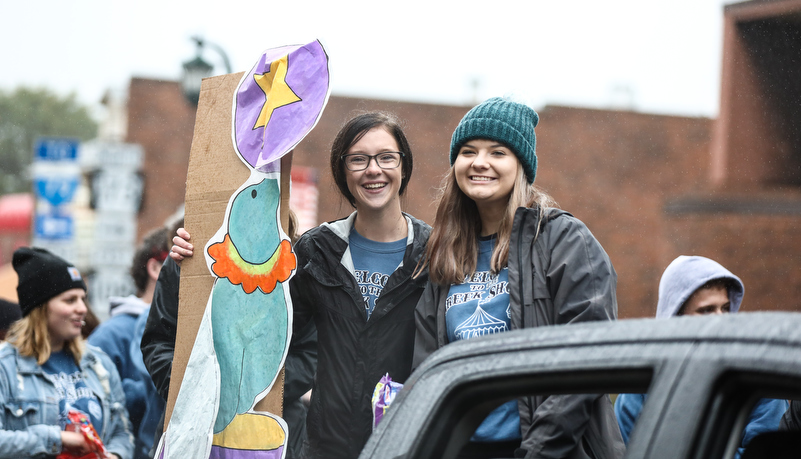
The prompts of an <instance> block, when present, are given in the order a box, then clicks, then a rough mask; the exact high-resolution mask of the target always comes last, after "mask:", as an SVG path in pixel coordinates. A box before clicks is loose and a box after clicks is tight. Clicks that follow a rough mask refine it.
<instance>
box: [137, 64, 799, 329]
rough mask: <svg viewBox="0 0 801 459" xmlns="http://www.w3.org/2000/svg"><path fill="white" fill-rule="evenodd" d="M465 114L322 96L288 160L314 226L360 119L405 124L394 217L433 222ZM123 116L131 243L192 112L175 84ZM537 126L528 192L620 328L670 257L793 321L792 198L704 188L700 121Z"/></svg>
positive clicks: (598, 118) (567, 116)
mask: <svg viewBox="0 0 801 459" xmlns="http://www.w3.org/2000/svg"><path fill="white" fill-rule="evenodd" d="M468 109H469V107H456V106H441V105H431V104H416V103H404V102H391V101H381V100H363V99H357V98H348V97H336V96H334V97H331V98H330V100H329V103H328V106H327V107H326V110H325V113H324V114H323V117H322V118H321V119H320V122H319V123H318V125H317V127H316V128H315V129H314V131H312V133H311V134H310V135H309V136H308V137H307V138H306V139H305V140H304V141H303V142H301V144H300V145H298V147H297V148H296V150H295V156H294V164H296V165H302V166H307V167H313V168H315V169H317V171H318V177H319V182H318V186H319V204H318V205H319V208H318V209H319V210H318V220H319V222H323V221H329V220H333V219H336V218H340V217H342V216H345V215H347V214H349V213H350V212H351V211H352V209H351V207H350V205H349V204H348V203H347V202H346V201H344V200H343V199H341V198H340V196H339V191H338V190H337V188H336V186H335V185H334V183H333V181H332V179H331V175H330V173H329V165H328V155H329V150H330V146H331V141H332V140H333V138H334V135H335V134H336V132H337V131H338V130H339V128H340V126H341V125H342V124H343V123H344V122H345V121H347V120H348V119H349V118H350V117H352V116H353V115H355V114H357V113H359V112H360V111H367V110H388V111H392V112H394V113H396V114H397V115H398V116H399V117H400V118H401V119H402V120H404V121H405V123H406V132H407V135H408V137H409V141H410V143H411V146H412V149H413V152H414V158H415V167H414V172H413V178H412V181H411V182H410V184H409V187H408V188H407V193H406V197H405V199H404V204H403V205H404V210H406V211H408V212H409V213H411V214H413V215H415V216H416V217H418V218H421V219H423V220H425V221H427V222H429V223H431V222H433V219H434V211H435V208H434V205H433V200H434V197H435V195H436V188H437V187H438V185H439V183H440V179H441V177H442V175H443V174H444V173H445V172H446V171H447V167H448V159H447V158H448V157H447V152H448V150H449V145H450V136H451V133H452V132H453V129H454V128H455V127H456V125H457V124H458V122H459V120H460V119H461V117H462V116H463V115H464V114H465V113H466V112H467V110H468ZM129 116H130V122H129V123H130V124H129V138H128V141H129V142H136V143H140V144H142V145H143V146H144V147H145V168H144V169H145V175H146V177H145V183H146V191H145V200H144V206H143V209H142V213H141V215H140V223H139V233H140V236H141V234H142V233H143V232H144V231H146V230H147V229H149V228H151V227H153V226H156V225H160V224H162V223H163V222H164V219H166V218H167V217H168V216H169V215H171V214H172V213H173V212H174V211H175V209H176V207H177V206H178V205H180V204H181V203H182V202H183V198H184V185H185V180H186V169H187V161H188V153H189V148H190V146H191V136H192V129H193V123H194V114H193V112H192V109H191V107H189V106H187V104H186V102H184V100H183V96H182V95H181V92H180V87H179V85H178V83H175V82H166V81H152V80H145V79H134V80H132V82H131V91H130V100H129ZM540 116H541V121H540V125H539V127H538V128H537V153H538V158H539V169H538V174H537V179H536V184H537V185H539V186H540V187H542V188H544V189H545V190H546V191H547V192H549V193H550V194H551V195H552V196H553V197H554V198H555V199H556V200H557V202H559V204H560V206H561V207H562V208H564V209H566V210H568V211H569V212H571V213H572V214H573V215H575V216H576V217H577V218H579V219H581V220H582V221H584V222H585V223H586V224H587V226H588V227H589V228H590V230H591V231H592V232H593V234H594V235H595V236H596V237H597V238H598V240H599V241H600V242H601V244H602V245H603V246H604V248H605V249H606V251H607V252H608V253H609V256H610V258H611V259H612V262H613V264H614V266H615V268H616V270H617V273H618V303H619V312H620V317H639V316H651V315H653V313H654V311H655V309H656V300H657V287H658V284H659V278H660V276H661V274H662V271H663V270H664V268H665V267H666V266H667V265H668V264H669V263H670V262H671V261H672V260H673V259H674V258H675V257H676V256H678V255H704V256H707V257H710V258H713V259H716V260H718V261H720V262H721V263H722V264H723V265H724V266H726V267H728V268H729V269H731V270H732V271H733V272H734V273H735V274H738V275H739V276H741V278H742V279H743V281H744V282H745V284H746V296H745V301H744V304H743V309H744V310H757V309H789V310H799V311H801V305H799V303H798V302H797V301H794V298H796V297H799V296H801V231H798V228H801V211H797V209H799V208H801V206H799V205H798V203H801V190H799V189H795V188H785V189H783V191H781V192H775V191H771V190H762V191H759V190H758V191H749V193H748V194H733V193H735V192H734V191H721V190H719V189H716V188H715V187H713V186H712V185H711V184H710V183H709V182H710V180H709V168H710V161H711V159H710V135H711V131H712V127H713V121H712V120H709V119H706V118H688V117H675V116H659V115H650V114H640V113H633V112H622V111H607V110H594V109H583V108H568V107H546V108H544V109H542V110H540ZM776 203H778V205H777V204H776Z"/></svg>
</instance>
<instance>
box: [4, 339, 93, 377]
mask: <svg viewBox="0 0 801 459" xmlns="http://www.w3.org/2000/svg"><path fill="white" fill-rule="evenodd" d="M3 346H8V347H9V348H11V349H12V352H13V353H14V358H15V360H16V361H17V373H19V374H44V370H42V367H41V365H39V364H38V363H36V359H35V358H33V357H29V356H24V355H22V354H20V353H19V350H18V349H17V348H16V347H14V346H13V345H12V344H9V343H3ZM91 347H92V346H90V345H89V344H85V350H84V353H83V356H81V364H80V365H79V367H80V369H81V371H82V372H84V371H86V370H87V369H89V368H92V370H93V371H95V372H97V368H96V367H97V366H98V365H100V366H101V367H102V363H101V362H100V360H99V359H98V358H97V356H96V355H95V354H94V352H93V351H92V349H90V348H91ZM104 370H105V368H104Z"/></svg>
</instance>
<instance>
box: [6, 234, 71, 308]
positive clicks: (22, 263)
mask: <svg viewBox="0 0 801 459" xmlns="http://www.w3.org/2000/svg"><path fill="white" fill-rule="evenodd" d="M11 263H12V264H13V265H14V270H15V271H16V272H17V276H19V284H17V296H18V297H19V306H20V308H21V309H22V317H25V316H27V315H28V314H30V312H31V311H33V309H34V308H35V307H36V306H39V305H40V304H44V303H46V302H47V301H48V300H50V299H51V298H53V297H54V296H57V295H60V294H61V293H63V292H66V291H67V290H69V289H73V288H82V289H84V290H86V284H85V283H84V282H83V278H82V277H81V273H80V272H79V271H78V269H77V268H76V267H75V266H73V265H71V264H70V263H68V262H67V261H66V260H64V259H63V258H61V257H59V256H56V255H53V254H52V253H50V252H48V251H47V250H45V249H40V248H38V247H21V248H19V249H17V250H16V251H15V252H14V258H13V259H12V261H11Z"/></svg>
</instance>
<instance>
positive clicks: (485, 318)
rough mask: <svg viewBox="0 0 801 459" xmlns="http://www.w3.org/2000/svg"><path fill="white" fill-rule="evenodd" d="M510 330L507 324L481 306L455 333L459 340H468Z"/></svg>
mask: <svg viewBox="0 0 801 459" xmlns="http://www.w3.org/2000/svg"><path fill="white" fill-rule="evenodd" d="M508 329H509V328H508V327H507V326H506V322H504V321H502V320H498V319H496V318H495V317H493V316H491V315H489V314H487V312H486V311H484V310H483V309H481V306H479V307H477V308H476V312H474V313H473V315H471V316H470V317H468V318H467V320H465V321H464V322H462V323H461V324H459V326H457V327H456V330H455V333H456V336H457V337H458V339H468V338H475V337H477V336H483V335H491V334H493V333H500V332H504V331H507V330H508Z"/></svg>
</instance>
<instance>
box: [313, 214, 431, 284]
mask: <svg viewBox="0 0 801 459" xmlns="http://www.w3.org/2000/svg"><path fill="white" fill-rule="evenodd" d="M403 215H404V217H405V218H406V221H407V223H408V225H409V231H408V235H407V238H406V240H407V246H406V252H405V253H404V255H403V262H402V265H401V269H400V271H402V272H403V273H404V276H402V277H403V278H406V277H409V276H411V275H412V273H413V272H414V270H415V268H416V267H417V260H418V259H419V258H420V256H422V253H423V250H424V249H425V244H426V242H427V241H428V236H429V234H430V232H431V227H430V226H428V225H427V224H426V223H425V222H423V221H422V220H418V219H416V218H414V217H412V216H411V215H408V214H406V213H404V214H403ZM355 218H356V213H355V212H354V213H352V214H351V215H350V216H349V217H347V218H344V219H341V220H336V221H333V222H328V223H323V224H322V225H320V226H318V227H316V228H313V229H311V230H309V231H308V232H307V233H306V234H305V235H304V237H302V238H301V241H299V243H300V244H303V245H306V244H309V245H306V247H305V248H301V250H302V251H303V252H305V253H306V255H307V257H308V259H307V260H305V261H302V262H303V263H304V269H305V270H306V271H307V272H308V273H309V274H311V275H312V276H314V278H315V279H317V281H318V282H320V283H321V284H323V285H327V286H341V285H348V284H352V285H351V286H352V287H354V291H357V290H358V289H357V288H356V278H355V275H354V268H353V260H352V258H351V257H350V250H349V244H348V235H349V234H350V229H351V228H352V227H353V221H354V220H355ZM303 239H306V241H303ZM407 271H408V272H407ZM427 273H428V271H427V270H426V271H424V272H423V274H422V275H421V276H418V277H417V278H416V279H415V282H414V284H420V283H422V284H424V283H425V282H426V281H427V280H428V274H427ZM386 288H388V289H391V288H392V286H391V285H389V284H388V285H387V287H386Z"/></svg>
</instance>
